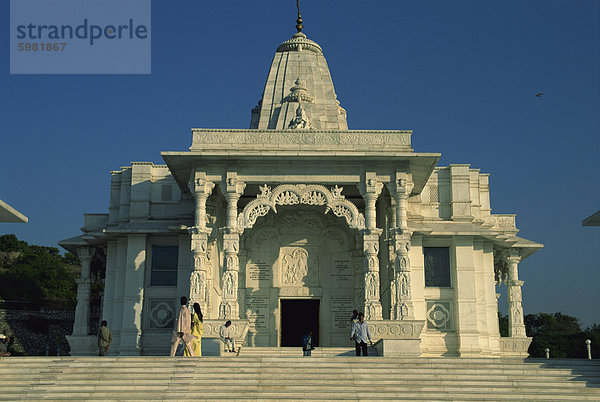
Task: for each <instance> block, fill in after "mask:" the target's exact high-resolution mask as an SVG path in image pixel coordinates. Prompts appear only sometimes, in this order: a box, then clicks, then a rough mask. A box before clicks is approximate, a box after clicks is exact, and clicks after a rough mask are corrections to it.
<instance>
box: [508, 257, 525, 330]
mask: <svg viewBox="0 0 600 402" xmlns="http://www.w3.org/2000/svg"><path fill="white" fill-rule="evenodd" d="M519 261H521V257H520V256H519V252H518V251H517V250H511V251H510V252H509V254H508V256H507V257H506V264H507V266H508V267H507V268H508V281H507V282H506V288H507V290H508V336H511V337H516V338H524V337H526V336H527V335H525V323H524V322H523V306H522V304H521V302H522V301H523V298H522V294H521V287H522V286H523V283H524V282H523V281H520V280H519V274H518V266H519Z"/></svg>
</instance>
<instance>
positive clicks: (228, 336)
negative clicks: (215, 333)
mask: <svg viewBox="0 0 600 402" xmlns="http://www.w3.org/2000/svg"><path fill="white" fill-rule="evenodd" d="M232 332H233V331H232V330H231V321H229V320H227V322H226V323H225V324H223V325H221V329H220V330H219V336H220V337H221V340H222V341H223V343H225V346H226V347H227V350H228V351H229V352H235V339H233V336H232Z"/></svg>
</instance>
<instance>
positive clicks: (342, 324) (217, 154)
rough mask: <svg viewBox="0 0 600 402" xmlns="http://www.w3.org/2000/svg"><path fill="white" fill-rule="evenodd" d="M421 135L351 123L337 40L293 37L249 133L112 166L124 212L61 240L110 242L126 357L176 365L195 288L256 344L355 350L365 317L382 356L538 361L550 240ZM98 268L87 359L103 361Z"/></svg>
mask: <svg viewBox="0 0 600 402" xmlns="http://www.w3.org/2000/svg"><path fill="white" fill-rule="evenodd" d="M257 79H260V77H257ZM411 135H412V133H411V131H407V130H387V131H377V130H348V126H347V122H346V111H345V110H344V109H343V108H342V107H341V106H340V102H339V101H338V100H337V96H336V92H335V90H334V87H333V81H332V79H331V75H330V73H329V69H328V67H327V63H326V61H325V58H324V56H323V51H322V49H321V47H320V46H319V45H318V44H316V43H315V42H313V41H312V40H310V39H308V38H307V37H306V35H304V34H303V33H296V34H295V35H293V37H292V38H291V39H289V40H286V41H284V42H283V43H282V44H281V45H279V47H278V48H277V51H276V53H275V56H274V58H273V62H272V63H271V67H270V69H269V72H268V76H267V81H266V85H265V89H264V92H263V97H262V99H260V100H259V102H258V105H257V106H256V107H255V108H254V109H252V118H251V122H250V128H249V129H247V130H240V129H231V130H224V129H193V130H192V141H191V147H190V149H189V151H183V152H163V153H162V157H163V159H164V160H165V162H166V165H154V164H152V163H150V162H132V163H131V165H130V166H125V167H122V168H121V169H119V170H116V171H114V172H111V177H112V179H111V186H110V203H109V205H108V214H86V219H85V224H84V227H83V234H82V235H81V236H78V237H75V238H72V239H68V240H65V241H63V242H61V243H60V244H61V245H62V246H63V247H65V248H67V249H69V250H74V251H78V252H79V254H80V256H86V255H89V253H90V251H89V250H90V249H92V248H96V249H98V248H99V249H103V250H104V253H105V255H106V262H105V264H106V274H105V283H104V299H103V311H102V315H103V317H102V318H103V319H106V320H107V321H109V327H110V328H111V329H112V331H113V334H114V341H113V345H111V353H118V354H120V355H135V354H138V355H139V354H146V355H152V354H164V355H166V353H167V351H168V348H169V341H170V336H171V331H172V327H173V319H174V317H175V314H176V311H177V308H178V300H179V296H181V295H186V296H188V297H189V299H190V301H191V302H197V303H199V304H200V306H201V308H202V310H203V314H204V317H205V319H206V320H207V321H206V323H207V329H208V328H212V326H215V325H217V324H218V323H219V322H224V321H225V320H226V319H231V320H233V321H234V323H235V324H236V326H238V327H239V329H240V331H241V332H240V335H239V338H240V339H239V341H240V342H241V343H244V344H245V345H246V346H281V345H285V344H289V343H294V342H296V341H297V340H298V339H299V337H300V336H301V335H302V333H301V332H300V331H301V330H302V329H301V327H298V325H305V326H311V328H312V329H314V331H315V332H316V336H317V337H318V342H319V346H325V347H328V346H329V347H340V346H345V347H348V346H352V344H351V343H350V342H349V340H348V338H349V331H350V322H349V319H350V315H351V312H352V310H353V309H358V310H360V311H364V313H365V315H366V319H367V321H368V322H370V323H371V326H372V336H373V340H374V341H378V342H379V343H378V345H379V346H378V348H380V349H381V351H380V352H381V353H382V354H388V355H397V356H419V355H420V356H446V355H455V356H457V355H458V356H526V348H527V346H528V344H529V339H528V338H527V337H526V334H525V330H524V325H523V309H522V305H521V301H522V293H521V288H522V285H523V281H520V280H519V279H518V263H519V261H520V260H521V259H523V258H526V257H528V256H530V255H531V254H532V253H533V252H535V251H536V250H538V249H539V248H541V247H542V246H541V245H540V244H538V243H535V242H532V241H529V240H526V239H522V238H519V237H517V236H516V234H517V231H518V230H517V228H516V221H515V215H506V214H504V215H494V214H492V213H491V207H490V189H489V175H488V174H486V173H481V172H480V171H479V169H474V168H471V166H470V165H469V164H451V165H450V166H445V167H444V166H437V162H438V160H439V158H440V154H438V153H418V152H415V151H414V150H413V149H412V147H411ZM88 272H89V270H87V271H86V270H84V272H83V277H82V278H81V280H80V282H79V286H80V291H79V292H78V296H79V302H80V303H79V304H78V307H77V314H76V322H75V327H74V332H73V335H74V336H73V337H72V338H71V339H73V342H72V344H71V347H72V353H73V354H85V353H89V350H86V348H89V342H86V341H85V340H84V339H83V338H85V337H86V336H91V335H87V334H88V314H89V308H88V307H87V303H89V278H87V277H86V275H89V274H88ZM502 285H506V289H507V292H508V300H509V313H510V337H509V338H501V337H500V334H499V330H498V319H497V310H498V304H497V292H498V291H499V289H501V287H500V286H502ZM294 306H295V307H294ZM209 323H210V324H209ZM211 331H212V329H211V330H210V331H207V332H206V339H207V340H206V345H207V348H208V347H209V345H212V346H210V348H211V350H212V349H214V348H217V346H215V345H218V343H215V342H216V335H215V334H214V333H213V332H214V331H213V332H211ZM82 337H83V338H82ZM215 350H216V349H215ZM213 352H214V351H213ZM211 353H212V352H211Z"/></svg>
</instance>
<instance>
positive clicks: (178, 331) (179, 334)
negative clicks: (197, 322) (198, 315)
mask: <svg viewBox="0 0 600 402" xmlns="http://www.w3.org/2000/svg"><path fill="white" fill-rule="evenodd" d="M186 305H187V297H185V296H182V297H181V309H180V310H179V317H178V318H177V323H176V324H175V330H174V331H173V338H171V357H173V356H175V353H176V352H177V347H178V346H179V343H180V342H181V341H183V343H184V345H185V347H186V348H187V349H188V350H189V352H190V355H191V356H194V351H193V350H192V348H191V347H190V346H191V344H190V343H191V342H192V340H194V336H193V335H192V334H191V332H192V314H191V313H190V309H188V308H187V306H186Z"/></svg>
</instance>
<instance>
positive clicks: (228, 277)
mask: <svg viewBox="0 0 600 402" xmlns="http://www.w3.org/2000/svg"><path fill="white" fill-rule="evenodd" d="M223 284H224V286H223V290H224V292H223V293H224V296H225V297H234V296H235V290H234V280H233V273H231V272H225V277H224V278H223Z"/></svg>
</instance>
